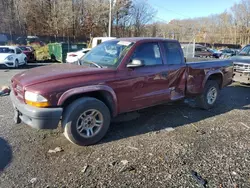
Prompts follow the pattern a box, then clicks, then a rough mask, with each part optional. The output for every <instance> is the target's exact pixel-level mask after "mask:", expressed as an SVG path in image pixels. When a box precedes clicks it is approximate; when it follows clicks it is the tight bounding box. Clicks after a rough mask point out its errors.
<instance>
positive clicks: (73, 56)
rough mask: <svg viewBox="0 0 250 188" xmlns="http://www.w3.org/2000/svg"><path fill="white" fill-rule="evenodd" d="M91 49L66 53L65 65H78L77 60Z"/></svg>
mask: <svg viewBox="0 0 250 188" xmlns="http://www.w3.org/2000/svg"><path fill="white" fill-rule="evenodd" d="M90 50H91V48H86V49H82V50H79V51H76V52H69V53H67V58H66V63H75V64H78V62H79V60H80V59H81V58H82V57H83V56H84V55H85V54H86V53H88V52H89V51H90Z"/></svg>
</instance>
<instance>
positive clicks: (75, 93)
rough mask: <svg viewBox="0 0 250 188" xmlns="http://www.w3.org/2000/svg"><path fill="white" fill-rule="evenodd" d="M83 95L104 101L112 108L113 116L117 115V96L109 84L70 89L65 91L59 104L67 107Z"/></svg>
mask: <svg viewBox="0 0 250 188" xmlns="http://www.w3.org/2000/svg"><path fill="white" fill-rule="evenodd" d="M82 97H93V98H96V99H98V100H100V101H102V102H103V103H104V104H105V105H106V106H107V107H108V108H109V110H110V113H111V116H112V117H114V116H116V115H117V98H116V94H115V92H114V91H113V89H112V88H110V87H108V86H98V85H97V86H86V87H79V88H74V89H70V90H68V91H66V92H64V93H63V94H62V95H61V97H60V98H59V100H58V104H57V105H58V106H62V107H66V106H68V105H69V104H70V103H72V102H73V101H75V100H77V99H79V98H82Z"/></svg>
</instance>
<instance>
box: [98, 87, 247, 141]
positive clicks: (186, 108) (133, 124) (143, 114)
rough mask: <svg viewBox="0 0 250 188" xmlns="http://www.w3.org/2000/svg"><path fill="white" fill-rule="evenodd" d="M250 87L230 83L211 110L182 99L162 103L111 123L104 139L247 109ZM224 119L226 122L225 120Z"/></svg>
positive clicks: (151, 130)
mask: <svg viewBox="0 0 250 188" xmlns="http://www.w3.org/2000/svg"><path fill="white" fill-rule="evenodd" d="M249 93H250V87H249V86H244V85H237V84H232V85H231V86H229V87H226V88H224V89H223V90H222V91H221V93H220V97H219V99H218V101H217V104H216V106H215V107H214V108H212V109H210V110H202V109H199V108H197V107H190V105H188V104H186V103H184V102H178V103H177V104H172V105H171V104H165V105H160V106H155V107H151V108H147V109H144V110H141V111H139V114H140V117H139V118H137V119H135V120H131V121H128V122H121V123H112V124H111V126H110V130H109V132H108V134H107V136H106V137H105V138H104V139H103V141H102V143H103V142H111V141H115V140H119V139H123V138H127V137H131V136H136V135H140V134H146V133H150V132H156V131H161V130H164V129H166V128H176V127H179V126H183V125H186V124H190V123H196V122H199V121H201V120H204V119H207V118H211V117H215V116H218V115H221V114H225V113H227V112H229V111H232V110H234V109H240V110H249V109H250V106H249V105H250V94H249ZM225 121H227V120H226V119H225Z"/></svg>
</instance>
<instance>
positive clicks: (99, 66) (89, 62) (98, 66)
mask: <svg viewBox="0 0 250 188" xmlns="http://www.w3.org/2000/svg"><path fill="white" fill-rule="evenodd" d="M84 63H88V64H92V65H95V66H96V67H97V68H102V66H101V65H98V64H97V63H94V62H91V61H84Z"/></svg>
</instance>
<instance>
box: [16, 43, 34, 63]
mask: <svg viewBox="0 0 250 188" xmlns="http://www.w3.org/2000/svg"><path fill="white" fill-rule="evenodd" d="M18 48H20V49H21V50H22V52H23V53H24V54H25V55H26V56H27V62H36V50H35V49H34V48H33V47H32V46H18Z"/></svg>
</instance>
